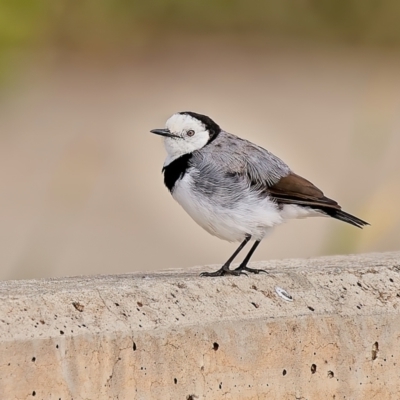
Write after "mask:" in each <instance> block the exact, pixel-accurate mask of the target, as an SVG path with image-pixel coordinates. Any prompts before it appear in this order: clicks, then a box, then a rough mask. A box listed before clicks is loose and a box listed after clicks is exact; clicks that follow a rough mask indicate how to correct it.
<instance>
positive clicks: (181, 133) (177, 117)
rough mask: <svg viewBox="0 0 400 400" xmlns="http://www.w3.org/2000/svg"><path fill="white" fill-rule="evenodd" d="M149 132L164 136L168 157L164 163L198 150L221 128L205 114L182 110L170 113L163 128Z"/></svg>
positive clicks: (213, 137)
mask: <svg viewBox="0 0 400 400" xmlns="http://www.w3.org/2000/svg"><path fill="white" fill-rule="evenodd" d="M150 132H152V133H155V134H157V135H161V136H164V145H165V149H166V150H167V153H168V157H167V160H166V164H168V163H170V162H172V161H173V160H175V159H177V158H178V157H180V156H183V155H184V154H189V153H193V152H194V151H196V150H200V149H201V148H202V147H204V146H205V145H206V144H207V143H210V141H211V140H213V139H215V137H216V136H217V135H218V134H219V133H220V132H221V128H220V127H219V126H218V125H217V124H216V123H215V122H214V121H213V120H212V119H211V118H209V117H207V116H206V115H201V114H196V113H194V112H191V111H183V112H179V113H176V114H174V115H172V116H171V117H170V118H169V119H168V120H167V122H166V124H165V128H163V129H153V130H151V131H150Z"/></svg>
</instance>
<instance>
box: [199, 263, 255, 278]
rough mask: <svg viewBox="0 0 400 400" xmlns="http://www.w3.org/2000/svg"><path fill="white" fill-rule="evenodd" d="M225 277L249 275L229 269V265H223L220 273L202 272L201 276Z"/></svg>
mask: <svg viewBox="0 0 400 400" xmlns="http://www.w3.org/2000/svg"><path fill="white" fill-rule="evenodd" d="M224 275H233V276H239V275H247V274H246V273H245V272H243V271H241V270H238V269H234V270H232V269H229V266H228V265H223V266H222V268H220V269H219V270H218V271H215V272H202V273H201V274H200V276H224Z"/></svg>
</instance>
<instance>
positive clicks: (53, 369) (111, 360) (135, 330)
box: [0, 252, 400, 400]
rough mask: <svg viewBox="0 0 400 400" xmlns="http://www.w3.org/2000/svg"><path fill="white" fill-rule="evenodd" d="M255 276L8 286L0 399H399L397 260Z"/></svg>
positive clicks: (0, 298) (359, 259)
mask: <svg viewBox="0 0 400 400" xmlns="http://www.w3.org/2000/svg"><path fill="white" fill-rule="evenodd" d="M252 266H253V267H256V268H266V269H268V271H269V274H268V275H265V274H263V275H259V276H250V277H244V276H242V277H223V278H200V277H198V273H199V272H200V271H203V270H204V269H205V268H204V267H198V268H192V269H190V270H189V272H188V271H162V272H159V273H151V274H147V273H135V274H129V275H118V276H117V275H114V276H92V277H74V278H65V279H49V280H39V281H7V282H1V283H0V399H2V400H3V399H4V400H9V399H10V400H11V399H12V400H17V399H30V398H32V399H62V400H67V399H68V400H70V399H73V400H79V399H93V400H94V399H96V400H97V399H120V400H122V399H129V400H131V399H140V400H142V399H163V400H164V399H173V400H177V399H182V400H185V399H188V400H196V399H207V400H209V399H241V400H243V399H318V400H320V399H372V398H376V399H396V400H397V399H399V398H400V341H399V338H400V317H399V306H400V274H399V272H400V252H397V253H384V254H366V255H359V256H347V257H324V258H317V259H310V260H283V261H269V262H261V263H253V264H252ZM215 268H216V267H215V266H214V267H210V268H209V269H210V270H213V269H215ZM206 269H207V268H206ZM276 286H279V287H281V288H283V289H285V290H286V291H287V292H288V293H289V294H290V295H291V296H292V298H293V301H291V302H290V301H286V300H284V299H283V298H282V297H279V296H278V295H277V293H276V291H275V287H276Z"/></svg>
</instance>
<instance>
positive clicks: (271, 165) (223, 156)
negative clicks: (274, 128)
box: [198, 132, 291, 189]
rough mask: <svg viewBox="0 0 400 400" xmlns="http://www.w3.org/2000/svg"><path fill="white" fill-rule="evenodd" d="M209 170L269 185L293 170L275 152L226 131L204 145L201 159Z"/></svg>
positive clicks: (255, 183) (263, 187)
mask: <svg viewBox="0 0 400 400" xmlns="http://www.w3.org/2000/svg"><path fill="white" fill-rule="evenodd" d="M198 162H199V166H200V168H201V169H203V170H204V169H206V170H208V171H209V173H210V174H213V173H214V174H218V175H220V176H221V175H223V176H226V177H229V176H230V177H234V176H236V177H240V178H241V179H242V180H243V181H244V182H245V183H246V184H247V185H251V186H253V187H255V188H260V189H266V188H268V187H270V186H272V185H274V184H275V183H277V182H278V181H279V180H280V179H281V178H282V177H285V176H287V175H289V174H290V172H291V171H290V168H289V167H288V166H287V165H286V164H285V163H284V162H283V161H282V160H281V159H280V158H278V157H276V156H275V155H274V154H272V153H270V152H269V151H268V150H265V149H263V148H262V147H259V146H257V145H255V144H253V143H251V142H249V141H247V140H244V139H241V138H239V137H236V136H234V135H231V134H229V133H226V132H221V133H220V135H219V136H218V137H217V139H215V140H214V141H213V142H212V145H208V146H205V147H204V148H203V149H202V151H201V158H199V159H198Z"/></svg>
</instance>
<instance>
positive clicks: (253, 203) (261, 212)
mask: <svg viewBox="0 0 400 400" xmlns="http://www.w3.org/2000/svg"><path fill="white" fill-rule="evenodd" d="M192 185H193V179H192V177H191V175H190V174H189V173H186V174H185V175H184V177H183V178H182V179H181V180H179V181H177V182H176V184H175V187H174V190H173V193H172V196H173V197H174V199H175V200H176V201H177V202H178V203H179V204H180V205H181V206H182V207H183V208H184V209H185V211H186V212H187V213H188V214H189V215H190V216H191V217H192V218H193V219H194V220H195V221H196V222H197V223H198V224H199V225H200V226H201V227H202V228H204V229H205V230H206V231H207V232H209V233H210V234H212V235H214V236H217V237H219V238H220V239H224V240H227V241H230V242H235V241H242V240H244V238H245V237H246V235H252V239H254V240H261V239H262V238H263V237H264V236H265V235H266V233H267V232H268V231H269V230H271V228H272V227H274V226H275V225H278V224H281V223H282V222H283V221H284V220H283V218H282V217H281V215H280V210H279V209H278V207H277V205H276V204H275V203H274V202H273V201H271V200H270V199H268V198H265V199H260V197H259V196H258V195H257V194H256V193H254V192H252V191H250V190H248V191H247V196H244V197H243V199H242V200H240V201H238V202H237V203H236V204H235V205H234V206H232V207H229V208H227V207H223V206H222V205H221V204H219V203H218V199H214V200H210V199H209V198H208V197H206V196H205V195H201V194H199V193H198V192H194V191H193V189H192V188H193V186H192Z"/></svg>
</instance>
